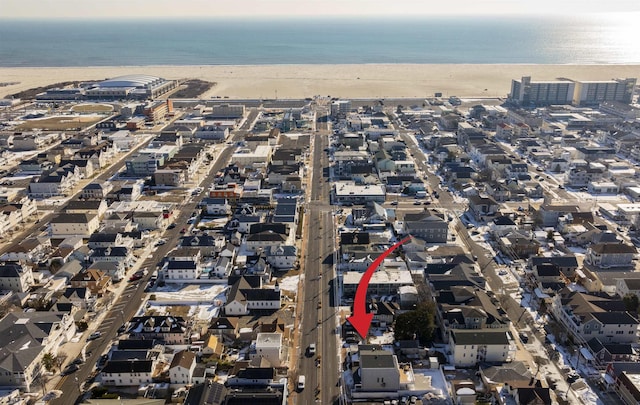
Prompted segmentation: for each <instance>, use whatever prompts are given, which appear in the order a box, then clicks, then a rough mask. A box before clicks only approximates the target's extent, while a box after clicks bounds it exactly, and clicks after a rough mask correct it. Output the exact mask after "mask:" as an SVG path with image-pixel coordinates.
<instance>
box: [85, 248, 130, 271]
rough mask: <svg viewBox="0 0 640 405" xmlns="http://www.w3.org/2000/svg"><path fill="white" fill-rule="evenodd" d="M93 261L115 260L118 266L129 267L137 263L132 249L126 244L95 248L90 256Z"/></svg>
mask: <svg viewBox="0 0 640 405" xmlns="http://www.w3.org/2000/svg"><path fill="white" fill-rule="evenodd" d="M89 261H90V262H91V263H96V262H115V263H118V266H124V267H125V268H129V267H131V266H133V264H134V263H135V257H134V256H133V253H132V250H131V249H128V248H126V247H124V246H116V247H106V248H95V249H93V251H92V253H91V254H90V256H89Z"/></svg>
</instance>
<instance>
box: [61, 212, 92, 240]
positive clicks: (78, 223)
mask: <svg viewBox="0 0 640 405" xmlns="http://www.w3.org/2000/svg"><path fill="white" fill-rule="evenodd" d="M50 225H51V234H50V235H51V238H53V239H64V238H67V237H69V236H81V237H83V238H89V237H90V236H91V234H93V233H94V232H95V231H96V230H98V226H99V225H100V222H99V221H98V215H96V214H59V215H58V216H56V217H55V218H53V219H52V220H51V223H50Z"/></svg>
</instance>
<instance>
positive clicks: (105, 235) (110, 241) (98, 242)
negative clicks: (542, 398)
mask: <svg viewBox="0 0 640 405" xmlns="http://www.w3.org/2000/svg"><path fill="white" fill-rule="evenodd" d="M110 229H113V228H110ZM87 246H88V247H89V249H99V248H113V247H118V246H121V247H125V248H129V249H130V248H132V247H133V240H132V239H131V238H129V237H125V236H124V233H123V232H117V231H115V230H114V231H107V230H106V229H105V230H103V231H102V232H96V233H94V234H93V235H91V237H90V238H89V241H88V242H87Z"/></svg>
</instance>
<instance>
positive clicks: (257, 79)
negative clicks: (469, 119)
mask: <svg viewBox="0 0 640 405" xmlns="http://www.w3.org/2000/svg"><path fill="white" fill-rule="evenodd" d="M135 73H144V74H150V75H156V76H161V77H164V78H167V79H182V78H197V79H203V80H208V81H214V82H216V83H218V85H217V86H215V87H214V88H213V89H211V90H210V91H208V92H207V93H206V94H205V95H203V98H209V97H212V96H221V97H224V96H226V97H229V98H231V99H234V98H276V97H277V98H279V99H284V98H304V97H312V96H314V95H323V96H327V95H330V96H332V97H344V98H384V97H427V96H433V94H434V93H435V92H442V93H443V95H445V96H452V95H456V96H459V97H503V96H505V95H506V94H507V93H508V92H509V90H510V86H511V79H513V78H520V77H522V76H532V79H533V80H552V79H555V78H559V77H567V78H571V79H577V80H608V79H612V78H618V77H640V65H461V64H458V65H445V64H439V65H420V64H370V65H256V66H113V67H77V68H76V67H65V68H0V82H3V83H8V82H18V84H13V85H9V86H5V87H0V97H2V96H6V95H8V94H12V93H16V92H18V91H21V90H26V89H29V88H33V87H38V86H43V85H47V84H52V83H57V82H62V81H70V80H94V79H104V78H109V77H115V76H120V75H125V74H135Z"/></svg>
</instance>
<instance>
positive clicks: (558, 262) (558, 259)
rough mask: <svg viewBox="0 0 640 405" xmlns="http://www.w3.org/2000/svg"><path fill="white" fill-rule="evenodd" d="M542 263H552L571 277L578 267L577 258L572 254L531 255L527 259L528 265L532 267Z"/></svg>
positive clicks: (566, 275)
mask: <svg viewBox="0 0 640 405" xmlns="http://www.w3.org/2000/svg"><path fill="white" fill-rule="evenodd" d="M543 264H552V265H554V266H556V267H558V269H559V270H560V272H562V274H564V276H565V277H567V278H572V277H573V276H574V274H575V272H576V270H577V269H578V259H576V257H575V256H573V255H567V256H532V257H530V258H529V260H528V266H529V267H530V268H532V269H534V268H536V267H537V266H540V265H543Z"/></svg>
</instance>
